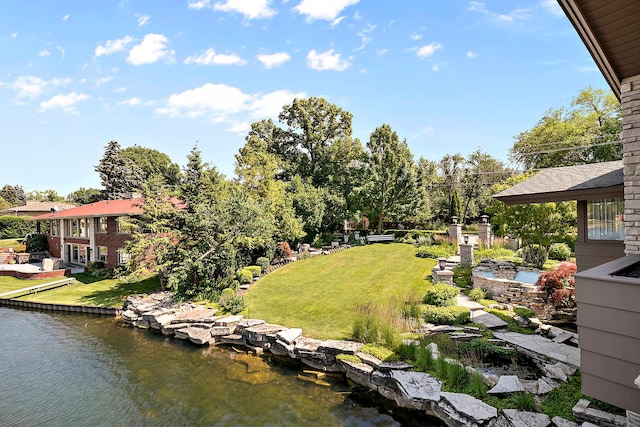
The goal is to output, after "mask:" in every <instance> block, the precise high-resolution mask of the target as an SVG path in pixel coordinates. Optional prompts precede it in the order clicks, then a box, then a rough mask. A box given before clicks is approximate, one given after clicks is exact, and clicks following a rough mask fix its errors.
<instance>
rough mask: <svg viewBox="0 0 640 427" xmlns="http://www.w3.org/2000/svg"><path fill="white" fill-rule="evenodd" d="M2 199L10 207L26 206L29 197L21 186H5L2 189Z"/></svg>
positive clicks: (0, 193) (0, 190) (0, 195)
mask: <svg viewBox="0 0 640 427" xmlns="http://www.w3.org/2000/svg"><path fill="white" fill-rule="evenodd" d="M0 197H2V198H3V199H4V200H5V202H7V203H9V206H24V205H26V204H27V195H26V194H25V192H24V188H22V186H21V185H9V184H5V185H4V186H3V187H2V188H1V189H0Z"/></svg>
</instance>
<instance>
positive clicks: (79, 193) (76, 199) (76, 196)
mask: <svg viewBox="0 0 640 427" xmlns="http://www.w3.org/2000/svg"><path fill="white" fill-rule="evenodd" d="M66 200H67V201H68V202H70V203H75V204H77V205H86V204H88V203H95V202H97V201H100V200H102V191H100V190H99V189H98V188H91V187H89V188H84V187H80V188H78V189H77V190H76V191H74V192H72V193H69V194H67V198H66Z"/></svg>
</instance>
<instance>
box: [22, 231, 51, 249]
mask: <svg viewBox="0 0 640 427" xmlns="http://www.w3.org/2000/svg"><path fill="white" fill-rule="evenodd" d="M25 249H26V251H27V252H45V251H48V250H49V241H48V240H47V236H46V235H44V234H36V235H34V236H32V237H31V238H29V239H27V241H26V242H25Z"/></svg>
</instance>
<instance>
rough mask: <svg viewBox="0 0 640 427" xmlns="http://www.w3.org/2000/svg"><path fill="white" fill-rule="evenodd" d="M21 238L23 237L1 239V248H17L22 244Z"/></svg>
mask: <svg viewBox="0 0 640 427" xmlns="http://www.w3.org/2000/svg"><path fill="white" fill-rule="evenodd" d="M19 240H22V239H0V248H15V247H16V246H19V245H21V243H20V242H19Z"/></svg>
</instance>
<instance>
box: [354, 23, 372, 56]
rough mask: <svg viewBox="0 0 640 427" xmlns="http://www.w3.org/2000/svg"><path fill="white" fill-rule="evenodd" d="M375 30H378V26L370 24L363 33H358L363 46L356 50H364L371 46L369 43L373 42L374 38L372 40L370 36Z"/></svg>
mask: <svg viewBox="0 0 640 427" xmlns="http://www.w3.org/2000/svg"><path fill="white" fill-rule="evenodd" d="M375 29H376V26H375V25H373V24H369V25H367V26H366V27H365V28H363V29H362V31H360V32H359V33H358V35H359V36H360V39H361V40H362V44H361V45H360V47H358V48H356V49H354V50H362V49H364V48H365V47H366V46H367V45H368V44H369V42H370V41H371V40H373V38H371V37H370V36H369V34H371V33H372V32H373V30H375Z"/></svg>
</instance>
